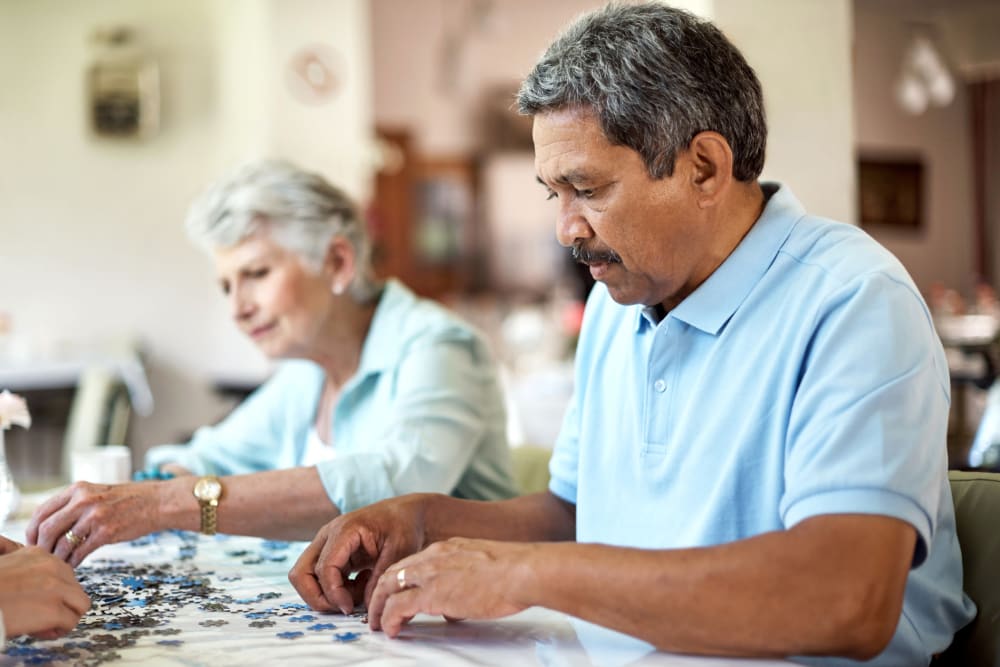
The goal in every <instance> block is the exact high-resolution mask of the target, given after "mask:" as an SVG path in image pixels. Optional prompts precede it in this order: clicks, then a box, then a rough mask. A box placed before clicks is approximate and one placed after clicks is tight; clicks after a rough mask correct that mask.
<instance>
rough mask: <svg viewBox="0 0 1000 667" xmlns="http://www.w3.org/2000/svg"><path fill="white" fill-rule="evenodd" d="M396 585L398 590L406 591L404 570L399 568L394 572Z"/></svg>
mask: <svg viewBox="0 0 1000 667" xmlns="http://www.w3.org/2000/svg"><path fill="white" fill-rule="evenodd" d="M396 583H397V584H399V590H401V591H402V590H405V589H406V568H405V567H401V568H399V571H398V572H396Z"/></svg>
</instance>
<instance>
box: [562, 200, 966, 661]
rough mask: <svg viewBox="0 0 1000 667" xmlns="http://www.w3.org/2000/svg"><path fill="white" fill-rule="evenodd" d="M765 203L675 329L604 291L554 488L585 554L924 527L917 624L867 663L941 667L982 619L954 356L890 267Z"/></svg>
mask: <svg viewBox="0 0 1000 667" xmlns="http://www.w3.org/2000/svg"><path fill="white" fill-rule="evenodd" d="M764 189H765V194H767V195H770V198H769V200H768V203H767V205H766V207H765V209H764V212H763V214H762V215H761V217H760V219H759V220H758V221H757V222H756V224H755V225H754V226H753V228H752V229H751V230H750V231H749V233H748V234H747V235H746V237H745V238H744V239H743V241H742V242H741V243H740V245H739V246H738V247H737V248H736V249H735V250H734V251H733V253H732V254H731V255H730V256H729V257H728V258H727V259H726V261H725V262H724V263H723V264H722V265H721V266H720V267H719V268H718V269H716V271H715V272H714V273H713V274H712V275H711V276H710V277H709V278H708V279H707V280H706V281H705V282H704V283H703V284H702V285H701V286H699V287H698V289H697V290H695V291H694V292H693V293H692V294H691V295H690V296H688V297H687V298H686V299H685V300H684V301H683V302H681V303H680V304H679V305H678V306H677V307H676V308H674V309H673V311H671V312H670V313H669V314H668V315H667V316H666V317H665V318H664V319H663V320H662V321H660V322H657V321H656V319H655V316H654V314H653V312H652V310H651V309H645V308H643V307H642V306H622V305H619V304H617V303H615V302H614V301H613V300H612V299H611V297H610V296H609V295H608V292H607V289H606V288H605V287H604V286H603V285H601V284H598V285H597V286H596V287H595V288H594V291H593V292H592V294H591V296H590V299H589V301H588V303H587V309H586V314H585V316H584V324H583V331H582V333H581V336H580V343H579V346H578V348H577V360H576V371H575V373H576V376H575V394H574V397H573V400H572V401H571V403H570V407H569V410H568V411H567V414H566V419H565V422H564V424H563V428H562V431H561V433H560V436H559V439H558V441H557V444H556V448H555V452H554V454H553V457H552V462H551V464H550V470H551V473H552V481H551V483H550V489H551V491H552V492H553V493H554V494H556V495H557V496H559V497H560V498H563V499H565V500H567V501H569V502H572V503H575V504H576V527H577V540H578V541H580V542H600V543H606V544H615V545H621V546H630V547H641V548H657V549H663V548H685V547H698V546H706V545H713V544H720V543H725V542H731V541H734V540H739V539H743V538H748V537H751V536H754V535H759V534H761V533H764V532H768V531H774V530H783V529H786V528H789V527H791V526H794V525H795V524H797V523H798V522H800V521H803V520H805V519H807V518H809V517H812V516H816V515H820V514H840V513H862V514H880V515H887V516H892V517H896V518H898V519H901V520H903V521H906V522H907V523H909V524H911V525H912V526H913V527H914V528H915V529H916V531H917V534H918V536H919V539H918V544H917V548H916V551H915V553H914V558H913V569H912V570H911V571H910V575H909V580H908V582H907V588H906V596H905V602H904V608H903V614H902V617H901V618H900V622H899V626H898V628H897V630H896V634H895V636H894V637H893V640H892V642H891V644H890V645H889V647H888V648H887V649H886V651H885V652H883V653H882V654H881V655H880V656H879V657H878V658H877V659H876V660H875V661H873V662H871V663H865V664H876V665H920V664H927V663H928V662H929V661H930V656H931V655H932V654H933V653H937V652H940V651H942V650H944V649H945V648H946V647H947V646H948V645H949V644H950V643H951V639H952V635H953V633H954V632H955V631H956V630H957V629H959V628H961V627H962V626H963V625H965V624H966V623H967V622H968V621H969V620H970V619H971V618H972V617H973V615H974V610H975V607H974V605H973V603H972V602H971V601H970V600H969V599H968V598H967V597H966V596H965V595H964V594H963V593H962V563H961V557H960V553H959V548H958V541H957V539H956V536H955V519H954V512H953V508H952V502H951V492H950V488H949V486H948V480H947V455H946V448H945V434H946V428H947V420H948V404H949V381H948V369H947V365H946V363H945V357H944V352H943V350H942V348H941V344H940V341H939V339H938V338H937V335H936V334H935V333H934V327H933V324H932V322H931V318H930V314H929V313H928V311H927V308H926V306H925V305H924V302H923V300H922V299H921V297H920V295H919V292H918V291H917V289H916V287H915V286H914V285H913V282H912V281H911V280H910V278H909V276H908V275H907V274H906V271H905V270H904V269H903V267H902V266H901V265H900V263H899V262H898V261H897V260H896V259H895V258H894V257H893V256H892V255H891V254H890V253H889V252H888V251H886V250H885V249H884V248H882V247H881V246H880V245H878V244H877V243H876V242H875V241H873V240H872V239H871V238H870V237H869V236H868V235H867V234H865V233H864V232H863V231H861V230H860V229H858V228H856V227H853V226H850V225H846V224H842V223H836V222H832V221H829V220H824V219H821V218H817V217H813V216H809V215H806V213H805V210H804V209H803V207H802V205H801V204H800V203H799V202H798V200H796V199H795V196H794V195H793V194H792V193H791V192H790V191H789V189H788V188H787V187H784V186H781V187H779V186H778V185H776V184H764ZM762 611H766V610H762ZM816 613H817V614H822V613H823V610H822V609H817V610H816ZM803 661H805V659H803ZM810 662H814V663H815V664H823V665H838V664H844V665H850V664H859V663H855V662H853V661H849V660H836V659H820V660H810Z"/></svg>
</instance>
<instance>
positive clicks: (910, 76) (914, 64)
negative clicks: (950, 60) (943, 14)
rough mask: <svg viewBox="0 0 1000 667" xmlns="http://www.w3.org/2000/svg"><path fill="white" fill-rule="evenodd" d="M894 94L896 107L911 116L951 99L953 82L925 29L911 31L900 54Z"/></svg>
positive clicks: (948, 101) (953, 90)
mask: <svg viewBox="0 0 1000 667" xmlns="http://www.w3.org/2000/svg"><path fill="white" fill-rule="evenodd" d="M895 93H896V102H897V103H898V104H899V106H901V107H902V108H903V109H904V110H905V111H907V112H909V113H911V114H914V115H918V114H921V113H923V112H924V111H926V110H927V107H928V106H930V105H934V106H938V107H944V106H948V105H949V104H951V101H952V100H953V99H954V98H955V79H954V78H953V77H952V75H951V72H950V71H949V70H948V67H947V65H945V62H944V59H943V58H942V57H941V53H940V52H939V51H938V49H937V48H936V47H935V46H934V42H933V41H932V40H931V39H930V37H929V36H928V35H927V34H926V30H925V29H922V28H917V29H915V30H914V34H913V36H912V38H911V39H910V44H909V46H908V47H907V48H906V51H905V52H904V54H903V65H902V71H901V72H900V75H899V78H898V79H897V81H896V88H895Z"/></svg>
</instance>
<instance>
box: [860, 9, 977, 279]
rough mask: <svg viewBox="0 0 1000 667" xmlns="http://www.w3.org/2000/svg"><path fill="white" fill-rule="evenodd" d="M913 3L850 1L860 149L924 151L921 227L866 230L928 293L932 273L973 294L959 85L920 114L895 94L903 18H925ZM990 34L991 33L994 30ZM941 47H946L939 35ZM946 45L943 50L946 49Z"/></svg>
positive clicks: (930, 17) (904, 35) (965, 114)
mask: <svg viewBox="0 0 1000 667" xmlns="http://www.w3.org/2000/svg"><path fill="white" fill-rule="evenodd" d="M920 9H921V8H920V7H919V6H917V7H915V6H914V3H900V2H898V1H887V0H881V1H875V0H866V1H865V2H857V3H856V5H855V20H854V28H855V40H854V50H855V54H854V55H855V64H856V70H855V79H854V115H855V118H856V120H857V127H856V144H857V146H858V149H859V150H860V151H873V152H907V153H917V154H919V155H921V156H923V159H924V165H925V167H924V177H925V197H926V198H925V200H924V201H925V207H924V227H923V229H922V230H921V231H919V232H917V233H912V232H894V231H892V230H887V229H880V228H872V229H871V230H870V231H871V234H872V236H874V237H875V238H876V239H877V240H878V241H879V242H881V243H882V244H883V245H885V246H886V247H887V248H888V249H889V250H891V251H892V252H893V253H894V254H895V255H896V256H897V257H899V259H900V260H901V261H902V262H903V264H904V265H905V266H906V268H907V270H908V271H909V272H910V274H911V275H912V276H913V278H914V280H915V281H916V283H917V286H918V287H919V288H920V289H921V290H922V291H923V292H924V293H925V294H926V293H927V290H928V288H929V286H930V284H931V283H933V282H935V281H937V282H941V283H944V284H945V285H948V286H950V287H953V288H955V289H958V290H960V291H962V292H963V293H965V294H967V295H968V294H971V290H972V285H973V279H974V277H973V276H972V258H973V253H972V244H973V236H972V234H973V231H972V230H973V227H972V225H973V208H972V166H971V159H972V158H971V154H970V144H969V141H970V139H969V129H968V128H969V125H968V123H969V110H968V100H967V98H966V93H965V89H964V87H963V86H961V85H959V86H958V89H957V91H956V96H955V100H954V101H953V102H952V103H951V104H950V105H949V106H947V107H943V108H942V107H930V108H928V110H927V111H925V112H924V113H923V114H921V115H919V116H914V115H910V114H908V113H906V112H904V111H903V110H902V109H901V108H900V107H899V106H898V105H897V104H896V103H895V101H894V99H893V96H892V95H893V86H894V83H895V79H896V77H897V75H898V73H899V68H900V64H901V61H902V58H903V52H904V49H905V47H906V45H907V43H908V40H909V38H910V32H909V30H910V27H909V24H908V23H907V21H912V20H920V21H931V22H933V21H934V20H935V19H936V15H935V14H932V13H930V12H929V11H924V12H923V13H922V14H921V13H919V10H920ZM994 34H995V33H994ZM941 46H942V48H943V49H948V48H949V43H948V42H946V41H945V42H942V44H941ZM946 53H947V52H946Z"/></svg>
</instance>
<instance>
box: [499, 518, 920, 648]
mask: <svg viewBox="0 0 1000 667" xmlns="http://www.w3.org/2000/svg"><path fill="white" fill-rule="evenodd" d="M856 518H857V517H849V516H839V517H837V516H834V517H819V518H818V519H812V520H810V521H812V522H817V521H818V522H822V523H816V524H814V525H812V526H806V525H805V524H807V523H809V522H804V524H803V525H801V526H800V527H798V529H792V530H791V531H783V532H776V533H768V534H765V535H761V536H758V537H755V538H751V539H747V540H741V541H739V542H734V543H731V544H727V545H722V546H717V547H708V548H700V549H680V550H669V551H652V550H641V549H626V548H620V547H611V546H605V545H594V544H540V545H537V546H535V547H533V553H532V554H530V555H529V556H528V557H527V558H522V560H528V561H530V563H531V565H530V567H518V568H517V570H516V572H517V575H516V576H514V577H512V581H511V585H512V586H515V587H517V593H516V595H517V597H518V598H519V599H518V602H519V603H521V604H524V605H525V606H531V605H538V606H544V607H548V608H552V609H556V610H559V611H563V612H566V613H569V614H572V615H574V616H577V617H579V618H583V619H585V620H588V621H592V622H594V623H597V624H599V625H604V626H607V627H610V628H613V629H616V630H619V631H622V632H625V633H627V634H630V635H633V636H636V637H639V638H641V639H644V640H646V641H648V642H650V643H652V644H654V645H655V646H657V647H658V648H661V649H664V650H669V651H674V652H682V653H708V654H717V655H718V654H722V655H725V654H730V655H742V656H759V657H768V656H784V655H796V654H829V655H844V656H849V657H854V658H868V657H871V656H872V655H874V654H877V653H878V652H880V651H881V650H882V648H883V647H884V646H885V644H886V643H887V642H888V641H889V639H891V637H892V633H893V632H894V631H895V628H896V625H897V623H898V619H899V614H900V610H901V606H902V597H903V589H904V587H905V582H906V574H907V572H908V564H909V561H910V558H911V557H912V553H913V539H914V538H913V535H914V531H913V529H912V528H911V527H910V526H908V525H906V524H903V523H902V522H898V521H896V520H894V519H889V518H885V517H863V522H864V523H865V526H863V527H862V528H861V530H860V532H859V529H858V524H856V523H855V522H854V521H853V520H854V519H856ZM842 520H846V523H845V522H844V521H842ZM872 528H874V529H875V530H874V531H873V530H872ZM796 531H798V532H796ZM885 535H890V536H891V537H888V538H886V537H883V536H885ZM869 538H874V539H869Z"/></svg>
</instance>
